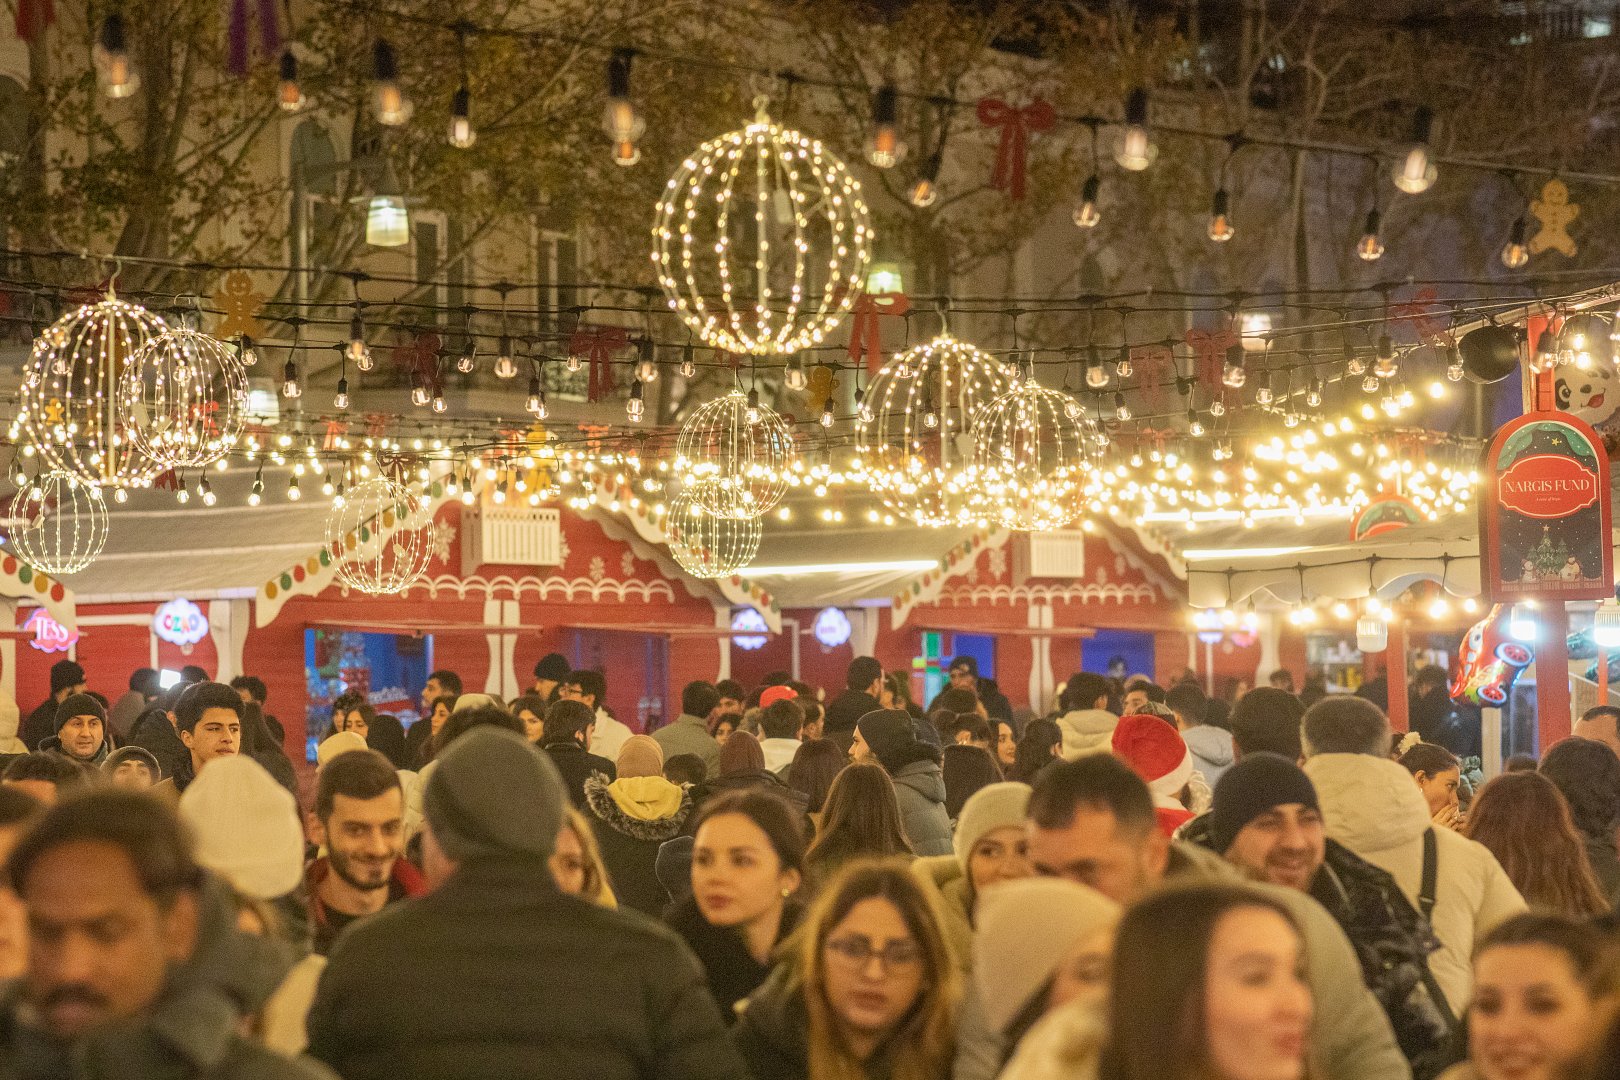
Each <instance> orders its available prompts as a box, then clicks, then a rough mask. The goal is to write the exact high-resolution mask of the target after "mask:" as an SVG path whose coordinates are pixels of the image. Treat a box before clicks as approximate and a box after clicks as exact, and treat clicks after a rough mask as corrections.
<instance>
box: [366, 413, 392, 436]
mask: <svg viewBox="0 0 1620 1080" xmlns="http://www.w3.org/2000/svg"><path fill="white" fill-rule="evenodd" d="M390 419H392V417H390V416H389V415H388V414H387V413H380V412H372V413H366V435H367V437H368V438H372V439H380V438H382V436H383V435H384V434H385V433H386V432H387V430H388V421H389V420H390Z"/></svg>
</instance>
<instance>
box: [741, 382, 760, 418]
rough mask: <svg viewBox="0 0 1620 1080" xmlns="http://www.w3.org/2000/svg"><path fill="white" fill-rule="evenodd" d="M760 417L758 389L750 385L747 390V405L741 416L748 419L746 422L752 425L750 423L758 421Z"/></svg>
mask: <svg viewBox="0 0 1620 1080" xmlns="http://www.w3.org/2000/svg"><path fill="white" fill-rule="evenodd" d="M760 417H761V413H760V409H759V391H758V390H757V389H754V388H752V387H750V388H749V391H748V405H747V407H746V409H745V410H744V411H743V418H744V419H746V420H747V421H748V423H749V424H751V425H752V424H757V423H759V421H760Z"/></svg>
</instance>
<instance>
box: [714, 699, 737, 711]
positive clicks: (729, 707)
mask: <svg viewBox="0 0 1620 1080" xmlns="http://www.w3.org/2000/svg"><path fill="white" fill-rule="evenodd" d="M714 711H715V712H722V713H728V712H729V713H740V712H742V711H743V703H742V702H741V701H738V700H737V699H736V698H734V697H722V698H721V699H720V704H719V705H718V706H716V707H715V710H714Z"/></svg>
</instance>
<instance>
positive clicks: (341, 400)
mask: <svg viewBox="0 0 1620 1080" xmlns="http://www.w3.org/2000/svg"><path fill="white" fill-rule="evenodd" d="M332 407H333V408H334V409H337V410H339V411H345V410H347V409H348V407H349V380H348V377H347V376H340V377H339V378H338V381H337V394H336V395H335V396H334V397H333V398H332Z"/></svg>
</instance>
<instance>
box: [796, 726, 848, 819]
mask: <svg viewBox="0 0 1620 1080" xmlns="http://www.w3.org/2000/svg"><path fill="white" fill-rule="evenodd" d="M848 764H849V755H848V754H846V753H844V751H843V750H842V749H841V748H840V747H839V745H838V744H837V743H835V742H833V741H832V740H831V739H811V740H809V741H807V742H804V743H801V744H800V746H799V749H798V752H797V753H795V754H794V755H793V764H792V765H791V766H789V768H788V773H787V784H788V787H790V788H792V789H793V790H795V791H798V792H802V793H803V794H804V797H805V799H806V800H807V801H806V808H805V809H806V813H808V814H809V815H810V821H811V823H812V824H814V825H815V827H816V833H817V834H818V835H819V834H820V833H821V811H822V809H823V808H824V807H825V806H826V805H827V794H828V792H830V791H831V790H832V786H833V781H834V780H836V779H837V778H838V774H839V773H841V772H843V771H844V768H845V767H846V766H847V765H848Z"/></svg>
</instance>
